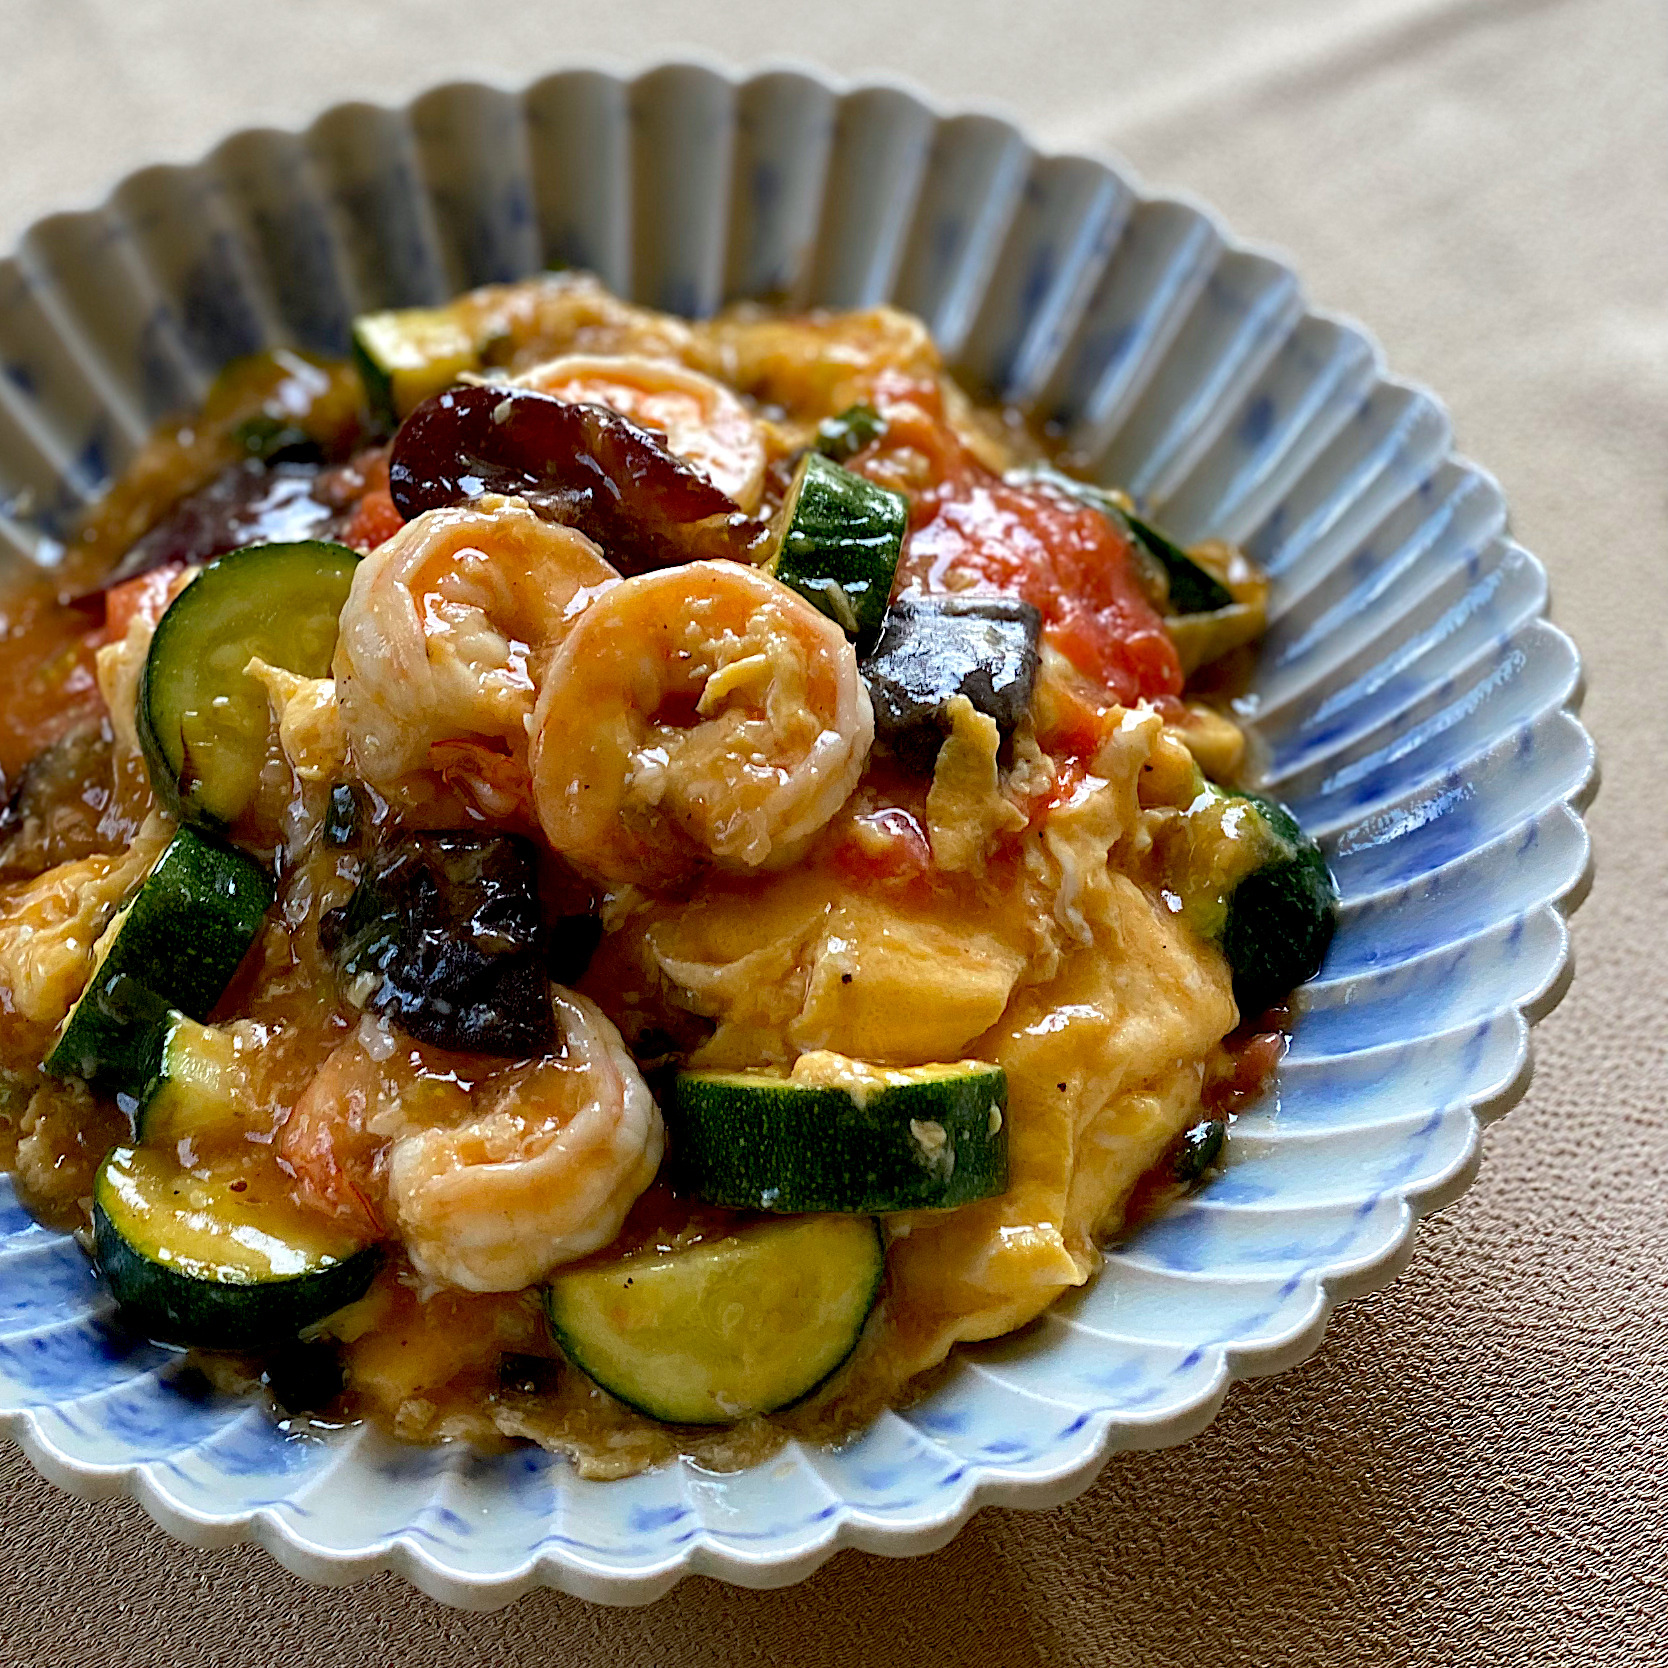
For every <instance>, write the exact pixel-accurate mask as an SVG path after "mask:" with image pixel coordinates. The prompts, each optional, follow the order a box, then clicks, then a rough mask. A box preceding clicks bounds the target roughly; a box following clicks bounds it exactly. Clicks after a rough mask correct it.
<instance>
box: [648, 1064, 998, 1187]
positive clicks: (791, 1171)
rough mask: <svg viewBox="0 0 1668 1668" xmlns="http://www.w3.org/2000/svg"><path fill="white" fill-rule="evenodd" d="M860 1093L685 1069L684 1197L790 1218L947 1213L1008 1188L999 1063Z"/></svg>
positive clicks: (674, 1123)
mask: <svg viewBox="0 0 1668 1668" xmlns="http://www.w3.org/2000/svg"><path fill="white" fill-rule="evenodd" d="M884 1076H885V1077H886V1078H889V1079H892V1080H893V1081H892V1082H891V1083H890V1084H889V1085H888V1086H886V1087H876V1088H871V1089H869V1090H868V1091H867V1092H866V1093H865V1092H861V1091H859V1092H856V1093H854V1092H853V1091H852V1090H850V1089H847V1088H843V1087H820V1086H812V1085H810V1084H801V1083H795V1082H791V1081H788V1080H785V1079H782V1078H779V1077H772V1076H770V1075H769V1074H768V1073H764V1072H680V1073H679V1074H678V1076H677V1078H676V1079H675V1080H674V1083H673V1088H672V1094H671V1097H670V1103H669V1105H668V1106H667V1107H666V1121H667V1124H668V1127H669V1129H670V1131H671V1134H672V1143H671V1160H670V1163H671V1173H672V1176H673V1179H674V1185H675V1186H676V1187H677V1189H678V1190H679V1191H680V1192H682V1193H685V1194H687V1195H688V1196H689V1197H691V1198H695V1199H700V1200H703V1201H704V1202H706V1203H708V1204H716V1205H731V1206H735V1207H737V1208H740V1209H747V1210H765V1211H781V1212H799V1211H850V1212H855V1213H859V1214H862V1215H870V1216H872V1215H884V1214H886V1213H887V1212H890V1211H900V1210H949V1209H952V1208H953V1207H955V1206H957V1205H966V1204H971V1203H972V1202H973V1201H974V1200H975V1199H985V1198H989V1197H991V1196H992V1195H994V1194H997V1193H1000V1192H1002V1191H1003V1189H1004V1188H1006V1187H1007V1185H1008V1123H1007V1106H1008V1079H1007V1074H1006V1073H1005V1072H1004V1071H1002V1070H1001V1068H1000V1067H997V1066H986V1065H983V1064H981V1063H980V1062H963V1063H961V1064H960V1065H959V1066H956V1067H944V1066H936V1067H921V1068H915V1069H914V1070H913V1071H899V1070H893V1071H888V1072H886V1073H885V1074H884Z"/></svg>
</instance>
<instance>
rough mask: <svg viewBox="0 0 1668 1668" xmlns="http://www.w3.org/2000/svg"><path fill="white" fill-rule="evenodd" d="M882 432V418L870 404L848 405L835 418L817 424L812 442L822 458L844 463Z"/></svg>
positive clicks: (883, 419) (826, 418)
mask: <svg viewBox="0 0 1668 1668" xmlns="http://www.w3.org/2000/svg"><path fill="white" fill-rule="evenodd" d="M885 433H886V419H885V418H884V417H882V416H881V414H880V413H879V412H878V411H876V410H875V408H874V407H873V406H872V405H848V406H847V407H846V409H845V410H844V411H842V412H841V413H840V414H839V415H838V416H837V417H825V418H823V420H822V421H821V422H820V423H818V424H817V433H816V439H815V440H814V441H813V442H812V444H813V445H814V446H815V447H816V449H817V450H818V451H819V452H821V453H822V455H823V456H824V457H825V458H832V459H833V461H834V462H835V463H846V462H848V461H849V460H850V459H852V458H854V457H856V456H857V454H858V453H859V452H861V451H862V450H863V448H864V447H865V446H872V445H873V444H874V443H875V442H876V441H877V440H879V439H880V438H881V437H882V436H883V435H884V434H885Z"/></svg>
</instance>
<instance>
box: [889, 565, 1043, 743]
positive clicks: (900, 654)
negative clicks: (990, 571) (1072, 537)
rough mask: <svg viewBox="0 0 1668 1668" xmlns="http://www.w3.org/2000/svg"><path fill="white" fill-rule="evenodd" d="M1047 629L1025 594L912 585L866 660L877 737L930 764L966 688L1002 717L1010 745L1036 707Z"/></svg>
mask: <svg viewBox="0 0 1668 1668" xmlns="http://www.w3.org/2000/svg"><path fill="white" fill-rule="evenodd" d="M1041 630H1042V616H1041V615H1040V614H1038V612H1037V610H1036V609H1035V608H1033V607H1032V606H1031V604H1030V603H1028V602H1025V601H1022V600H1021V599H1020V598H1018V597H1002V596H968V595H957V596H928V595H924V594H921V593H917V592H912V591H909V592H905V593H904V595H902V596H900V597H899V598H897V600H896V601H895V602H893V604H892V606H891V607H890V608H889V609H888V610H887V611H886V623H885V624H884V625H883V626H882V627H881V632H880V641H879V642H878V643H877V644H876V645H875V648H874V652H873V653H872V654H870V655H869V656H867V657H866V658H865V660H864V661H863V664H862V672H863V678H864V681H865V682H866V683H867V684H868V687H869V699H870V700H871V701H872V702H873V703H874V709H875V736H876V738H877V739H878V740H881V741H884V742H885V743H886V744H887V745H888V746H890V747H891V749H892V750H893V752H894V753H896V754H897V755H898V757H899V758H900V759H902V760H903V761H904V762H905V763H906V764H909V765H912V766H914V767H916V768H919V769H923V770H929V769H931V768H932V763H933V760H934V759H935V758H936V757H937V756H938V747H939V743H940V742H942V741H943V739H944V737H945V736H946V735H947V734H948V733H949V729H950V719H949V711H948V709H949V705H950V701H951V700H952V699H953V698H954V697H955V696H957V695H965V696H966V697H967V698H968V700H969V701H971V702H972V703H973V706H974V707H975V709H977V710H978V711H979V712H982V713H985V714H987V715H988V716H989V717H991V718H994V719H995V720H996V727H997V729H998V730H999V731H1000V732H1001V735H1002V742H1003V745H1004V747H1006V746H1007V744H1008V743H1009V742H1010V741H1011V740H1012V739H1013V732H1014V727H1015V725H1017V724H1018V723H1019V721H1020V719H1021V718H1023V717H1024V716H1025V714H1026V713H1027V712H1028V711H1029V710H1030V706H1031V692H1032V690H1033V688H1034V687H1035V685H1036V681H1037V639H1038V637H1039V635H1040V633H1041Z"/></svg>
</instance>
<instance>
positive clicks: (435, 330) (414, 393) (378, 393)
mask: <svg viewBox="0 0 1668 1668" xmlns="http://www.w3.org/2000/svg"><path fill="white" fill-rule="evenodd" d="M353 362H354V364H355V365H356V366H357V367H358V369H359V377H360V380H361V381H362V382H363V383H364V384H365V399H366V402H367V403H368V404H369V406H370V408H371V415H372V417H373V418H374V419H375V420H376V422H377V423H379V424H380V425H381V426H382V427H384V428H389V429H391V428H393V427H394V426H395V425H396V424H397V423H399V422H400V421H401V419H402V418H404V417H405V416H406V415H407V413H409V412H410V411H412V410H413V409H414V408H415V407H417V406H419V405H421V404H422V403H423V401H424V400H426V399H427V398H428V397H429V396H430V395H431V394H438V393H439V392H440V391H441V390H442V389H443V388H450V387H451V386H452V384H453V383H454V382H456V381H457V380H458V378H459V377H460V376H462V375H463V373H464V372H465V371H474V370H479V369H480V365H481V355H480V349H479V347H478V345H477V343H476V341H475V335H474V332H473V331H471V330H468V329H466V328H465V326H464V325H463V323H462V321H461V320H460V319H459V317H458V315H457V312H456V310H455V309H453V308H451V307H403V308H400V309H398V310H397V311H393V312H385V313H364V314H361V315H360V316H359V317H358V318H356V319H355V320H354V321H353Z"/></svg>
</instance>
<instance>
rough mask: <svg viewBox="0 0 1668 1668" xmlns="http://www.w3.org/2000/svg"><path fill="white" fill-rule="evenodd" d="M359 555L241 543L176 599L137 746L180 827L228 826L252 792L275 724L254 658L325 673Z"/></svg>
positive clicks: (327, 547)
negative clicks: (253, 668)
mask: <svg viewBox="0 0 1668 1668" xmlns="http://www.w3.org/2000/svg"><path fill="white" fill-rule="evenodd" d="M358 563H359V556H358V554H357V552H355V551H352V550H349V549H348V548H347V546H346V545H341V544H330V543H327V542H325V541H324V540H320V539H308V540H303V541H302V542H300V543H298V544H256V545H245V546H244V547H243V549H241V550H234V551H231V552H230V553H229V554H228V555H225V556H222V557H220V558H219V560H218V561H214V562H211V563H210V564H209V565H208V566H207V567H206V568H204V569H203V571H202V572H201V573H200V574H198V575H197V577H196V578H195V579H194V580H192V582H191V583H190V584H189V585H187V586H186V588H185V589H184V590H183V591H181V592H180V594H179V595H178V596H177V597H175V598H174V601H173V603H172V604H171V605H170V607H169V609H168V612H167V613H166V614H164V615H163V616H162V619H161V621H160V622H159V623H158V625H157V628H156V633H155V635H154V636H153V637H152V638H151V647H150V653H149V654H148V655H147V656H146V657H145V668H144V671H143V673H142V674H141V675H140V679H139V699H138V707H137V712H136V717H137V720H138V727H139V740H140V743H141V744H142V746H143V747H144V750H145V762H146V763H147V765H149V767H150V774H151V782H152V784H153V785H154V786H155V788H156V791H157V796H158V798H160V799H161V800H162V802H163V804H164V805H166V806H167V807H168V808H169V809H170V810H171V811H173V812H174V813H175V814H176V815H177V816H178V817H179V818H180V820H181V821H183V822H193V823H200V824H206V825H208V826H209V827H224V826H226V825H228V824H230V823H232V822H233V821H235V820H236V818H237V816H238V814H239V813H240V812H241V811H242V810H243V809H244V808H245V806H247V805H248V804H249V802H250V801H251V800H252V799H253V798H254V797H255V793H256V790H257V788H258V786H259V783H260V776H261V771H262V768H263V767H264V766H265V764H266V760H267V748H268V738H269V735H270V732H271V727H272V720H271V715H270V708H269V703H268V697H267V693H266V690H265V689H264V687H263V686H262V685H261V684H260V683H259V682H258V681H257V680H256V679H255V678H253V677H251V676H250V675H249V673H248V670H247V668H248V665H249V662H250V661H251V660H252V659H254V658H256V657H257V656H258V657H259V658H260V659H262V660H264V661H266V662H267V663H268V665H271V666H281V667H283V668H284V669H285V670H286V671H289V672H294V673H296V674H298V675H299V676H301V677H307V678H322V677H325V676H327V675H328V673H329V671H330V657H331V655H332V654H333V653H334V652H335V648H336V620H337V617H338V616H339V615H340V613H341V611H342V604H343V603H344V602H346V601H347V595H348V588H349V586H350V585H351V584H352V582H353V570H354V568H355V567H356V566H358Z"/></svg>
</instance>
